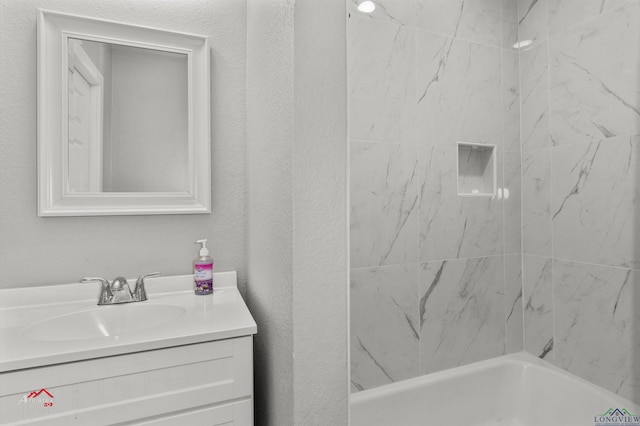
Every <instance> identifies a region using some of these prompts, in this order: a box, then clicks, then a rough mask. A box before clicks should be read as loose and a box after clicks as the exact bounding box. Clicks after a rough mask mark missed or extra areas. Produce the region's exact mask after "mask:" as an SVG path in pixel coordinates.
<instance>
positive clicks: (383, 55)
mask: <svg viewBox="0 0 640 426" xmlns="http://www.w3.org/2000/svg"><path fill="white" fill-rule="evenodd" d="M356 3H357V2H356V1H355V0H348V5H349V20H348V73H349V90H348V92H349V104H350V108H349V123H350V158H351V205H350V211H351V229H350V232H351V268H352V269H351V383H352V390H353V391H358V390H363V389H370V388H373V387H376V386H380V385H384V384H387V383H391V382H395V381H398V380H403V379H407V378H410V377H414V376H417V375H420V374H426V373H430V372H435V371H439V370H442V369H446V368H450V367H456V366H458V365H463V364H467V363H470V362H474V361H478V360H482V359H486V358H491V357H495V356H498V355H502V354H504V353H506V352H515V351H521V350H522V349H523V345H524V341H523V322H522V318H523V310H522V308H523V303H522V301H523V293H522V271H521V264H522V248H521V245H522V241H521V231H520V229H521V226H522V222H521V200H522V194H523V193H522V190H521V188H522V184H521V172H522V171H521V169H522V168H521V152H520V124H519V123H520V107H521V101H520V98H521V97H520V81H519V78H520V67H519V54H518V52H516V51H514V50H513V47H512V46H513V44H514V43H515V42H516V41H517V30H518V25H517V22H518V11H517V2H516V1H514V0H499V1H496V0H474V1H468V0H466V1H465V0H417V1H412V0H411V1H410V0H379V1H377V2H376V3H377V8H376V11H375V12H374V13H372V14H371V15H364V14H361V13H359V12H357V11H356V7H355V6H356ZM459 141H460V142H472V143H480V144H491V145H495V146H496V152H497V156H496V159H497V173H496V174H497V176H496V178H497V186H498V188H500V190H501V191H500V192H501V196H499V197H498V196H495V197H490V196H484V197H465V196H458V195H457V157H456V155H457V145H456V144H457V142H459ZM507 192H508V198H507V197H503V196H502V195H503V194H506V193H507Z"/></svg>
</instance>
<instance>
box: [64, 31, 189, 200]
mask: <svg viewBox="0 0 640 426" xmlns="http://www.w3.org/2000/svg"><path fill="white" fill-rule="evenodd" d="M68 56H69V57H68V90H69V96H68V121H69V123H68V126H69V127H68V139H69V140H68V143H69V149H68V157H69V158H68V164H69V168H68V173H69V175H68V191H69V192H70V193H77V192H187V190H188V114H187V111H188V83H187V81H188V75H187V71H188V61H187V59H188V58H187V55H186V54H182V53H174V52H168V51H161V50H154V49H145V48H140V47H133V46H125V45H119V44H113V43H103V42H97V41H91V40H83V39H78V38H69V39H68Z"/></svg>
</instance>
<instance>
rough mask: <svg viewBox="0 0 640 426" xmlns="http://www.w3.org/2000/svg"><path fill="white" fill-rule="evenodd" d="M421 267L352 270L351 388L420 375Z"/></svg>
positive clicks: (371, 385) (360, 388)
mask: <svg viewBox="0 0 640 426" xmlns="http://www.w3.org/2000/svg"><path fill="white" fill-rule="evenodd" d="M418 268H419V265H418V264H412V265H395V266H384V267H380V268H367V269H352V270H351V295H350V304H351V311H350V312H351V314H350V315H351V384H352V389H357V390H363V389H370V388H373V387H376V386H380V385H384V384H387V383H392V382H395V381H399V380H404V379H408V378H411V377H415V376H417V375H418V374H419V364H420V361H419V332H418V330H419V316H418Z"/></svg>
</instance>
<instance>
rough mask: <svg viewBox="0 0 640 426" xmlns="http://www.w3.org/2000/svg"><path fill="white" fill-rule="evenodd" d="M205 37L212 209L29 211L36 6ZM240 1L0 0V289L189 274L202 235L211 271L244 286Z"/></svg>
mask: <svg viewBox="0 0 640 426" xmlns="http://www.w3.org/2000/svg"><path fill="white" fill-rule="evenodd" d="M37 7H41V8H45V9H51V10H57V11H61V12H68V13H75V14H81V15H87V16H92V17H97V18H102V19H112V20H116V21H121V22H127V23H131V24H139V25H147V26H153V27H159V28H165V29H168V30H176V31H185V32H192V33H198V34H204V35H209V36H210V37H211V46H212V52H211V57H212V60H211V93H212V100H211V112H212V116H211V128H212V154H211V158H212V166H213V167H212V194H213V195H212V214H206V215H172V216H131V217H86V218H38V217H37V216H36V8H37ZM245 68H246V3H245V2H244V1H237V0H216V1H202V0H181V1H169V0H109V1H105V0H91V1H87V0H59V1H58V0H56V1H52V0H0V76H2V78H0V146H2V155H0V287H1V288H6V287H18V286H24V285H35V284H49V283H61V282H70V281H76V280H78V279H79V278H80V277H82V276H85V275H103V276H107V277H112V278H113V277H115V276H117V275H121V274H122V275H125V276H131V277H132V276H135V275H137V274H139V273H142V272H149V271H154V270H160V271H162V272H163V273H164V274H184V273H189V272H190V271H191V261H192V258H193V257H194V256H195V254H196V252H197V251H196V245H194V244H193V242H194V241H195V240H196V239H198V238H209V246H210V247H211V253H212V255H213V257H214V259H215V261H216V267H217V269H218V270H221V271H222V270H233V269H235V270H238V271H239V274H240V284H241V288H243V287H244V283H245V276H244V275H245V269H246V255H245V235H246V229H245V227H246V221H245V201H246V198H245V197H246V196H245V184H246V181H245V172H246V167H245V89H246V88H245Z"/></svg>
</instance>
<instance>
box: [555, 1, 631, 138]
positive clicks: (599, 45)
mask: <svg viewBox="0 0 640 426" xmlns="http://www.w3.org/2000/svg"><path fill="white" fill-rule="evenodd" d="M638 16H640V4H637V3H636V4H632V5H631V4H630V5H629V6H628V7H625V8H618V9H615V10H613V11H611V12H608V13H605V14H603V15H602V16H600V17H599V18H598V19H595V20H592V21H589V22H587V23H585V24H584V25H579V26H577V27H575V28H573V29H571V30H569V31H567V32H564V33H562V34H560V35H558V36H557V37H554V38H553V42H552V43H551V45H550V64H551V70H550V75H551V77H550V78H551V88H550V89H551V90H550V105H551V111H550V129H551V139H552V141H553V143H554V145H562V144H568V143H578V142H591V141H596V140H600V139H603V138H611V137H615V136H623V135H637V134H640V79H639V78H638V75H639V74H640V63H639V62H638V54H637V52H639V51H640V19H638Z"/></svg>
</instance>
